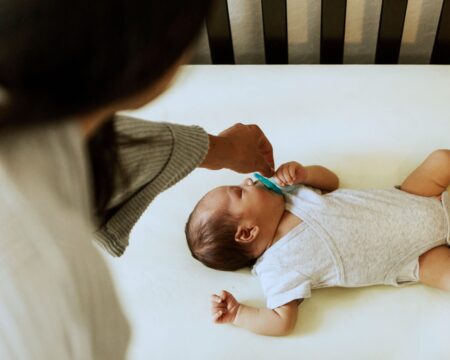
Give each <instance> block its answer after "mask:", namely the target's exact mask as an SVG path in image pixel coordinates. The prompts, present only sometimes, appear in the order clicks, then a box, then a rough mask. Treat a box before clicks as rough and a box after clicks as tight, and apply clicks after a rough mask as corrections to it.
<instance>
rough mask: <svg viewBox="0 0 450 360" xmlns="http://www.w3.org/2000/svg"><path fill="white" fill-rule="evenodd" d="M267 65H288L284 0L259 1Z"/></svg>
mask: <svg viewBox="0 0 450 360" xmlns="http://www.w3.org/2000/svg"><path fill="white" fill-rule="evenodd" d="M261 6H262V16H263V29H264V49H265V55H266V63H267V64H287V63H288V40H287V10H286V0H261Z"/></svg>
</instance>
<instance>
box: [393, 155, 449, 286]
mask: <svg viewBox="0 0 450 360" xmlns="http://www.w3.org/2000/svg"><path fill="white" fill-rule="evenodd" d="M449 185H450V150H436V151H433V152H432V153H431V154H430V155H429V156H428V157H427V158H426V159H425V161H424V162H423V163H422V164H420V165H419V167H418V168H417V169H416V170H414V171H413V172H412V173H411V174H410V175H409V176H408V177H407V178H406V180H405V181H404V182H403V184H402V186H401V189H402V190H403V191H407V192H409V193H412V194H416V195H422V196H437V195H440V194H441V193H442V192H444V191H445V190H446V189H447V187H448V186H449ZM419 277H420V281H421V282H422V283H424V284H427V285H429V286H433V287H436V288H439V289H443V290H447V291H450V248H449V247H448V246H445V245H444V246H438V247H435V248H433V249H431V250H429V251H427V252H426V253H425V254H422V255H421V256H420V257H419Z"/></svg>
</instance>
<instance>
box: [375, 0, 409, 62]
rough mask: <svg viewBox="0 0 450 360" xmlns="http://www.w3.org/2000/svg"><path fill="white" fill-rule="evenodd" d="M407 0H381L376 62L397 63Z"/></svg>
mask: <svg viewBox="0 0 450 360" xmlns="http://www.w3.org/2000/svg"><path fill="white" fill-rule="evenodd" d="M407 5H408V0H383V3H382V7H381V15H380V27H379V30H378V42H377V50H376V54H375V63H376V64H397V63H398V55H399V54H400V46H401V43H402V35H403V25H404V24H405V15H406V7H407Z"/></svg>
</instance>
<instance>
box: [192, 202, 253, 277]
mask: <svg viewBox="0 0 450 360" xmlns="http://www.w3.org/2000/svg"><path fill="white" fill-rule="evenodd" d="M197 213H198V204H197V206H196V207H195V208H194V210H193V211H192V213H191V214H190V215H189V218H188V221H187V223H186V226H185V229H184V232H185V234H186V240H187V243H188V246H189V250H190V251H191V254H192V256H193V257H194V258H195V259H197V260H199V261H200V262H201V263H203V264H204V265H206V266H208V267H210V268H213V269H216V270H225V271H234V270H238V269H241V268H243V267H249V266H252V265H253V264H254V263H255V262H256V259H255V258H253V257H252V256H251V254H250V253H249V249H248V247H245V245H242V244H240V243H238V242H236V241H235V240H234V237H235V234H236V230H237V227H238V221H237V219H235V218H233V217H232V216H231V215H230V214H228V213H227V212H225V211H223V210H217V211H216V212H215V213H214V214H212V215H210V216H209V217H208V218H207V219H206V220H203V221H201V220H199V219H198V216H197V215H198V214H197Z"/></svg>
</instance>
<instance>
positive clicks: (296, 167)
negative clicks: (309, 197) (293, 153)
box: [274, 161, 308, 186]
mask: <svg viewBox="0 0 450 360" xmlns="http://www.w3.org/2000/svg"><path fill="white" fill-rule="evenodd" d="M307 175H308V171H307V169H306V168H305V167H303V166H302V165H301V164H299V163H298V162H296V161H290V162H287V163H285V164H283V165H281V166H280V167H279V168H278V169H277V171H276V172H275V175H274V177H275V179H276V180H277V182H278V184H279V185H281V186H287V185H293V184H301V183H303V182H305V180H306V178H307Z"/></svg>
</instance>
